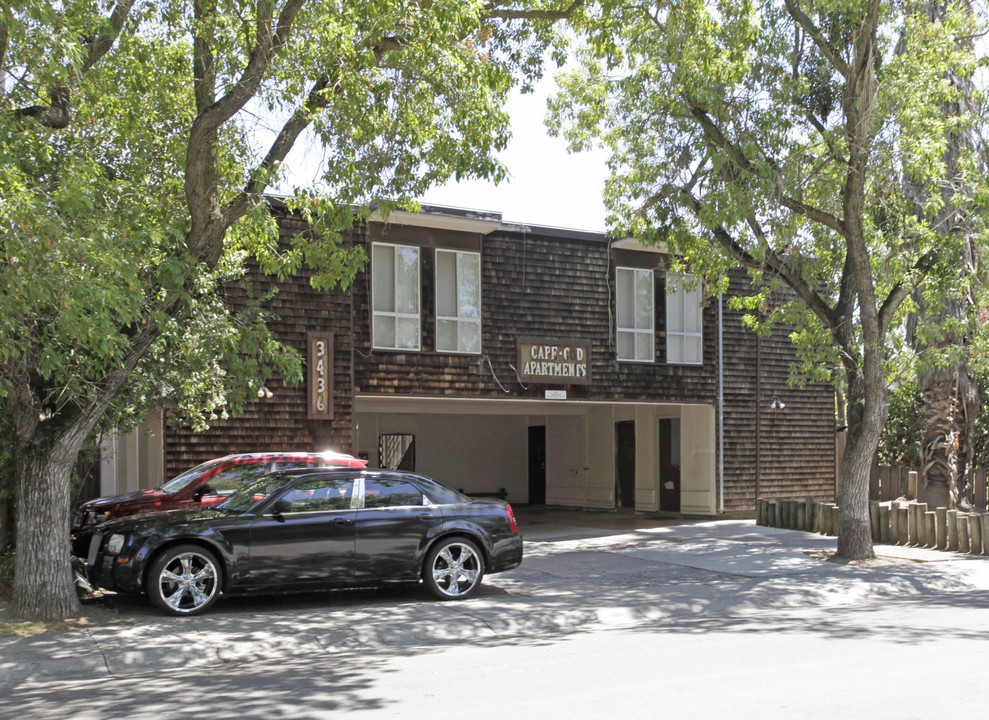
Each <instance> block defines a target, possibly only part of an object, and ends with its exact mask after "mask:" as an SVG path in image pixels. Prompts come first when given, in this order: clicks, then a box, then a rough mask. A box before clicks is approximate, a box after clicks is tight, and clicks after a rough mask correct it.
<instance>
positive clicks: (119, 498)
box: [80, 490, 176, 512]
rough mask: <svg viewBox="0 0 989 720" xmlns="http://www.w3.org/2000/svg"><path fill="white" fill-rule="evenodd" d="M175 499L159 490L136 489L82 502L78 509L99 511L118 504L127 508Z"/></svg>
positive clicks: (160, 503)
mask: <svg viewBox="0 0 989 720" xmlns="http://www.w3.org/2000/svg"><path fill="white" fill-rule="evenodd" d="M175 499H176V497H175V495H172V494H170V493H163V492H159V491H158V490H138V491H137V492H132V493H125V494H124V495H111V496H109V497H101V498H96V499H95V500H90V501H88V502H86V503H83V505H82V507H81V508H80V509H81V510H82V511H83V512H91V511H94V512H99V511H101V510H104V511H105V510H112V509H114V508H116V507H117V506H119V505H123V506H125V507H128V508H131V507H133V508H143V507H148V506H151V505H162V504H167V503H168V501H169V500H175Z"/></svg>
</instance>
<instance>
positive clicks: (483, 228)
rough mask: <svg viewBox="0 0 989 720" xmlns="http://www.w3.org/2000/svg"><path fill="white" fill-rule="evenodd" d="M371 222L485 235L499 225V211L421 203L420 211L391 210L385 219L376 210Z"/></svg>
mask: <svg viewBox="0 0 989 720" xmlns="http://www.w3.org/2000/svg"><path fill="white" fill-rule="evenodd" d="M371 220H372V221H373V222H387V223H388V224H389V225H410V226H413V227H424V228H430V229H433V230H453V231H455V232H466V233H480V234H481V235H487V234H488V233H490V232H494V231H495V230H497V229H498V228H499V227H501V213H494V212H483V211H478V210H466V209H463V208H454V207H444V206H440V205H423V206H422V211H421V212H417V213H414V212H409V211H408V210H393V211H392V212H390V213H389V214H388V219H387V220H385V219H384V218H382V217H381V215H379V214H378V213H377V212H376V213H374V215H372V216H371Z"/></svg>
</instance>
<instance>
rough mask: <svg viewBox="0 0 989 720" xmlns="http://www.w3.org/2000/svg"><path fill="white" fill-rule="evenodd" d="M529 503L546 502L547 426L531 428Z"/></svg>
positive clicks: (542, 503)
mask: <svg viewBox="0 0 989 720" xmlns="http://www.w3.org/2000/svg"><path fill="white" fill-rule="evenodd" d="M529 504H530V505H545V504H546V426H545V425H533V426H532V427H530V428H529Z"/></svg>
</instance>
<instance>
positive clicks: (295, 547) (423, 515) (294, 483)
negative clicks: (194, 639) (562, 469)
mask: <svg viewBox="0 0 989 720" xmlns="http://www.w3.org/2000/svg"><path fill="white" fill-rule="evenodd" d="M521 562H522V536H521V535H520V534H519V531H518V525H517V523H516V522H515V516H514V515H513V513H512V508H511V506H510V505H508V504H507V503H504V502H499V501H488V500H472V499H471V498H469V497H467V496H465V495H462V494H460V493H458V492H456V491H454V490H451V489H449V488H447V487H445V486H443V485H440V484H439V483H437V482H435V481H433V480H430V479H429V478H426V477H422V476H420V475H412V474H409V473H400V472H384V471H380V472H379V471H361V470H354V469H341V470H327V469H300V470H287V471H284V472H278V473H274V474H272V475H268V476H266V477H264V478H262V479H260V480H258V481H257V482H255V483H252V484H250V485H247V486H245V487H243V488H241V489H240V490H237V491H236V492H235V493H234V494H233V495H231V496H230V498H229V499H228V500H227V501H226V502H224V503H222V504H220V505H217V506H216V507H214V508H209V509H200V510H193V511H184V510H174V511H170V512H164V513H156V514H153V515H135V516H130V517H125V518H120V519H117V520H110V521H108V522H105V523H103V524H102V525H99V526H97V528H96V532H94V534H93V537H92V541H91V543H90V546H89V555H88V558H87V574H88V576H89V580H90V582H91V583H92V584H93V585H94V586H96V587H100V588H104V589H107V590H115V591H117V592H121V593H142V592H143V593H147V595H148V596H149V597H150V598H151V602H152V603H154V604H155V606H157V607H158V608H160V609H161V610H163V611H165V612H167V613H170V614H175V615H194V614H197V613H201V612H203V611H205V610H207V609H208V608H209V607H211V606H212V605H213V603H214V602H216V599H217V598H218V597H219V595H220V594H221V593H230V594H234V593H251V592H259V593H260V592H271V591H275V592H284V591H290V590H307V589H312V588H315V587H341V586H353V585H375V584H378V583H381V582H384V581H409V582H415V581H419V580H422V582H423V583H424V584H425V585H426V587H427V588H428V589H429V590H430V592H432V594H433V595H435V596H436V597H438V598H440V599H442V600H451V599H463V598H467V597H470V596H471V595H473V594H474V593H475V591H476V590H477V588H478V586H479V585H480V583H481V579H482V578H483V576H484V574H485V573H496V572H501V571H504V570H511V569H512V568H515V567H518V565H519V563H521Z"/></svg>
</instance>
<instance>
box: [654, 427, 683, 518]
mask: <svg viewBox="0 0 989 720" xmlns="http://www.w3.org/2000/svg"><path fill="white" fill-rule="evenodd" d="M659 509H660V510H664V511H668V512H680V418H665V419H663V420H660V421H659Z"/></svg>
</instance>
